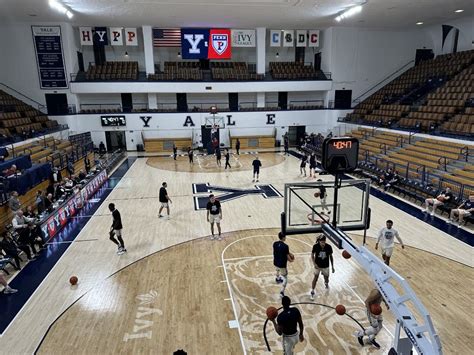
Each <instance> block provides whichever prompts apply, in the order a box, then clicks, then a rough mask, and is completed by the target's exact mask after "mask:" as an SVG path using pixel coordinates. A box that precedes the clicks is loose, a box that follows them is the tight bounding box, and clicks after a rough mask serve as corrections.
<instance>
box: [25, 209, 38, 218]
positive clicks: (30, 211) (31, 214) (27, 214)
mask: <svg viewBox="0 0 474 355" xmlns="http://www.w3.org/2000/svg"><path fill="white" fill-rule="evenodd" d="M25 217H28V218H33V219H36V217H38V214H37V213H36V212H35V210H34V208H33V206H28V207H27V208H26V212H25Z"/></svg>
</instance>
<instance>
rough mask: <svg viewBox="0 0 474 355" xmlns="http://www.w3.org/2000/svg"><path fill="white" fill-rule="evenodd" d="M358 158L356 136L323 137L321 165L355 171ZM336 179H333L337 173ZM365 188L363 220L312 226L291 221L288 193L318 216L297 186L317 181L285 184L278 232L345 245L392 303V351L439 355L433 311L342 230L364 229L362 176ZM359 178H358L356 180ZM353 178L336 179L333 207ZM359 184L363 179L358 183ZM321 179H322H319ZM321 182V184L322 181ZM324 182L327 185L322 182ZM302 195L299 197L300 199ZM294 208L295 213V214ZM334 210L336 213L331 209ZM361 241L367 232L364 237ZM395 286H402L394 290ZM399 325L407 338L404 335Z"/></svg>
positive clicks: (403, 354) (311, 185)
mask: <svg viewBox="0 0 474 355" xmlns="http://www.w3.org/2000/svg"><path fill="white" fill-rule="evenodd" d="M357 157H358V141H357V139H355V138H351V137H338V138H331V139H326V140H325V141H324V143H323V158H322V165H323V168H324V169H325V170H326V171H327V172H329V173H331V174H341V173H344V172H350V171H353V170H354V169H355V168H356V167H357ZM336 180H337V178H336ZM364 181H365V184H366V188H365V190H364V192H363V198H362V199H361V201H362V203H363V204H364V205H363V206H362V209H361V219H360V220H359V221H356V223H353V224H352V225H348V224H344V223H339V226H337V224H336V223H337V221H335V220H334V219H333V225H331V224H330V223H329V221H327V220H325V219H324V218H321V220H322V223H321V224H320V225H319V226H318V227H316V226H313V225H312V226H310V227H308V226H301V225H298V224H292V223H291V222H292V220H291V218H290V217H291V216H289V215H287V213H289V214H291V210H292V208H291V204H292V203H293V202H292V200H291V196H292V195H295V196H296V197H297V198H298V202H299V203H301V201H302V202H303V204H304V205H306V206H307V207H308V208H309V209H311V210H313V212H315V213H316V214H317V215H318V216H320V214H319V213H318V212H316V211H314V208H313V207H312V206H311V205H310V204H309V203H307V202H306V201H304V198H303V197H302V196H301V195H300V194H298V193H297V192H296V191H297V190H298V191H299V190H303V189H304V188H305V187H306V188H317V187H318V184H317V183H298V184H286V185H285V196H284V201H285V202H284V209H285V211H284V212H283V213H282V215H281V224H282V233H284V234H285V235H288V234H307V233H314V232H322V233H323V234H324V235H325V236H326V237H327V238H328V239H329V240H330V241H331V242H332V243H333V244H334V245H336V246H337V247H338V248H339V249H344V250H346V251H347V252H348V253H349V254H350V255H351V256H352V258H353V259H354V260H355V261H356V262H357V263H358V264H359V265H360V266H361V267H362V268H363V269H364V270H365V271H366V272H367V273H368V274H369V275H370V277H371V278H372V280H373V281H374V283H375V285H376V286H377V288H378V290H379V291H380V292H381V294H382V296H383V298H384V299H385V301H386V302H387V304H388V305H389V306H390V311H391V312H392V314H393V315H394V316H395V317H396V319H397V323H396V329H395V335H394V341H393V347H392V349H391V350H390V351H391V352H390V354H397V355H409V354H410V355H411V354H412V350H413V348H414V349H416V351H417V353H418V354H419V355H422V354H423V355H441V354H442V353H443V351H442V346H441V341H440V338H439V335H438V334H437V333H436V330H435V328H434V326H433V322H432V319H431V315H430V314H429V313H428V311H427V310H426V308H425V307H424V305H423V304H422V302H421V301H420V300H419V299H418V297H417V296H416V294H415V292H414V291H413V290H412V288H411V287H410V285H409V284H408V282H407V281H406V280H405V279H404V278H403V277H402V276H400V275H399V274H398V273H396V272H395V271H394V270H392V269H391V268H390V267H389V266H387V265H386V264H385V263H384V262H383V261H382V260H381V259H379V258H378V257H377V256H375V255H374V254H373V253H372V252H370V251H369V250H368V249H367V248H366V247H364V246H357V245H356V244H355V243H354V242H353V241H352V239H351V238H350V237H349V236H348V235H347V234H346V233H345V232H344V231H348V230H362V229H367V228H368V223H369V222H370V209H369V208H368V198H369V191H370V184H369V182H368V181H367V180H364ZM359 182H361V181H359ZM356 183H357V181H356V180H352V182H351V181H347V180H344V181H339V182H338V181H336V182H335V183H334V190H335V191H334V194H335V196H336V198H335V199H334V205H335V206H333V208H334V207H336V208H337V204H338V199H337V196H338V195H337V191H338V189H339V188H340V187H341V185H342V184H344V185H347V186H350V185H351V184H352V186H354V187H358V186H357V185H356ZM361 183H362V182H361ZM320 184H322V183H320ZM322 185H324V184H322ZM326 186H329V185H328V183H326ZM299 200H301V201H299ZM349 208H352V209H354V208H356V205H355V204H354V202H353V201H352V200H351V201H350V204H349ZM298 212H299V211H297V212H296V213H298ZM334 215H336V213H335V214H334ZM364 242H365V236H364ZM394 285H396V286H397V289H398V290H400V292H399V291H397V289H396V288H395V286H394ZM408 303H410V304H411V305H412V306H413V307H414V308H415V309H416V312H417V314H419V315H420V316H421V317H419V318H420V319H417V318H416V317H415V315H414V314H413V313H412V312H411V310H410V309H409V308H408V306H407V305H408ZM402 330H403V331H404V332H405V334H406V337H404V336H403V334H402Z"/></svg>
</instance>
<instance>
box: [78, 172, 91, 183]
mask: <svg viewBox="0 0 474 355" xmlns="http://www.w3.org/2000/svg"><path fill="white" fill-rule="evenodd" d="M88 173H89V172H88ZM85 178H86V173H85V172H84V170H81V171H79V181H82V180H85Z"/></svg>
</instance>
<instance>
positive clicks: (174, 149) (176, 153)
mask: <svg viewBox="0 0 474 355" xmlns="http://www.w3.org/2000/svg"><path fill="white" fill-rule="evenodd" d="M177 156H178V148H177V147H176V145H175V144H173V159H174V160H176V157H177Z"/></svg>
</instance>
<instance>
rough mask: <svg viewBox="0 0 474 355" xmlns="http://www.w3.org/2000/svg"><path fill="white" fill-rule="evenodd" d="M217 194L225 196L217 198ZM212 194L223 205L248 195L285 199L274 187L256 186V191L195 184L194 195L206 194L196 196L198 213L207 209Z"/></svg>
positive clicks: (195, 205)
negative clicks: (220, 193)
mask: <svg viewBox="0 0 474 355" xmlns="http://www.w3.org/2000/svg"><path fill="white" fill-rule="evenodd" d="M216 192H223V194H222V195H218V196H217V194H216ZM210 193H214V194H215V195H216V197H217V199H218V200H219V201H220V202H221V203H223V202H226V201H230V200H234V199H236V198H239V197H243V196H247V195H261V196H263V197H264V198H276V197H283V196H282V194H281V193H280V192H279V191H278V190H277V189H276V188H274V187H273V186H272V185H255V188H254V189H238V188H233V187H223V186H215V185H210V184H209V183H206V184H193V194H194V195H197V194H205V195H202V196H194V209H195V210H196V211H198V210H205V209H206V206H207V202H208V201H209V194H210Z"/></svg>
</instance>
